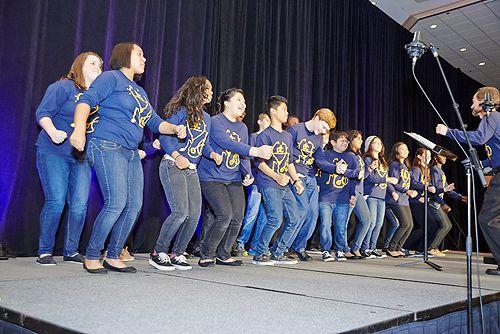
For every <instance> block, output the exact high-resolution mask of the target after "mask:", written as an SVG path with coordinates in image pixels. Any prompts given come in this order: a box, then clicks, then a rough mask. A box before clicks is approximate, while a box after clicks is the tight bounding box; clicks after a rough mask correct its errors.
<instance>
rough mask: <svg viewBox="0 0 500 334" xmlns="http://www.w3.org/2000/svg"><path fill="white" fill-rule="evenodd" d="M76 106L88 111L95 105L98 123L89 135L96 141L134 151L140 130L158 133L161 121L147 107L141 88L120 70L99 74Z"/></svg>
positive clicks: (141, 131) (140, 137)
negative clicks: (83, 107) (82, 105)
mask: <svg viewBox="0 0 500 334" xmlns="http://www.w3.org/2000/svg"><path fill="white" fill-rule="evenodd" d="M79 103H86V104H88V105H89V106H90V107H91V108H93V107H95V106H97V105H99V122H98V123H97V124H96V125H95V131H94V133H93V134H92V135H93V136H94V137H96V138H100V139H105V140H109V141H112V142H114V143H117V144H120V145H122V146H123V147H125V148H128V149H131V150H135V149H137V147H138V146H139V143H140V142H141V140H142V136H143V132H144V126H146V125H147V126H148V127H149V128H150V129H151V131H153V132H155V133H158V132H159V126H160V124H161V122H162V121H163V120H162V119H161V118H160V116H158V115H157V114H156V112H155V111H154V109H153V107H152V106H151V104H150V103H149V99H148V95H147V94H146V92H145V91H144V89H143V88H142V87H140V86H139V85H137V83H135V82H134V81H130V80H129V79H128V78H127V77H126V76H125V74H123V73H122V72H121V71H120V70H114V71H107V72H104V73H102V74H101V75H100V76H98V77H97V79H96V80H95V81H94V83H93V84H92V85H91V86H90V88H89V89H88V90H87V91H86V92H85V93H83V95H82V96H81V97H80V101H79Z"/></svg>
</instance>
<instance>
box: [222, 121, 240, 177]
mask: <svg viewBox="0 0 500 334" xmlns="http://www.w3.org/2000/svg"><path fill="white" fill-rule="evenodd" d="M226 134H227V135H228V136H229V139H230V140H231V141H236V142H240V141H241V137H240V135H239V134H237V133H236V132H234V131H231V130H229V129H227V130H226ZM222 159H224V163H225V164H226V167H227V168H229V169H235V168H236V167H238V166H239V165H240V155H239V154H237V153H233V152H231V151H229V150H224V151H222Z"/></svg>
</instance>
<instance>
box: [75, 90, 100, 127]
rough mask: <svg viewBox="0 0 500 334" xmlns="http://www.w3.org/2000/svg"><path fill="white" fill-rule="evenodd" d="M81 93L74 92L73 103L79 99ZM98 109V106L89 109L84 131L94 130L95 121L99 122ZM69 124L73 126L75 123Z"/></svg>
mask: <svg viewBox="0 0 500 334" xmlns="http://www.w3.org/2000/svg"><path fill="white" fill-rule="evenodd" d="M82 95H83V93H76V94H75V103H76V102H78V101H80V97H81V96H82ZM98 110H99V106H95V107H94V108H92V109H91V110H90V113H89V116H88V117H87V124H86V125H85V132H86V133H92V132H94V131H95V125H96V124H97V122H99V114H98V113H97V111H98ZM70 126H71V127H72V128H74V127H75V123H71V124H70Z"/></svg>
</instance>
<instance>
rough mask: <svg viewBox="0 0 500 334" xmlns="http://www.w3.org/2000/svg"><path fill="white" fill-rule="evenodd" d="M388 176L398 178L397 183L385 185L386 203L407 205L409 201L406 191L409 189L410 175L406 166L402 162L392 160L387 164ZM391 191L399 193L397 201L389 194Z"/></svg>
mask: <svg viewBox="0 0 500 334" xmlns="http://www.w3.org/2000/svg"><path fill="white" fill-rule="evenodd" d="M389 176H391V177H395V178H396V179H398V183H397V184H396V185H394V186H393V185H392V184H390V183H389V184H388V185H387V188H388V191H387V194H386V202H387V204H392V205H401V206H409V205H410V203H409V202H408V195H407V194H406V192H407V191H408V190H410V184H411V175H410V171H409V170H408V167H406V165H405V164H404V163H402V164H400V163H399V162H398V161H393V162H391V164H390V165H389ZM393 192H396V193H397V194H398V195H399V198H398V201H397V202H395V201H394V199H393V198H392V195H391V194H392V193H393Z"/></svg>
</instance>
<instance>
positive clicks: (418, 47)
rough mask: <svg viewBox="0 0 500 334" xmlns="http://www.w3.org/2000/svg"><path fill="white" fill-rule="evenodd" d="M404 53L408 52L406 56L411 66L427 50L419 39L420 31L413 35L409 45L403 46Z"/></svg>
mask: <svg viewBox="0 0 500 334" xmlns="http://www.w3.org/2000/svg"><path fill="white" fill-rule="evenodd" d="M405 49H406V52H408V56H410V58H411V60H412V63H413V66H415V63H416V62H417V59H420V57H422V55H423V54H424V53H425V51H427V50H428V49H429V47H428V46H427V45H425V44H424V43H423V42H422V40H421V39H420V31H415V33H414V35H413V41H411V43H410V44H406V45H405Z"/></svg>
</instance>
